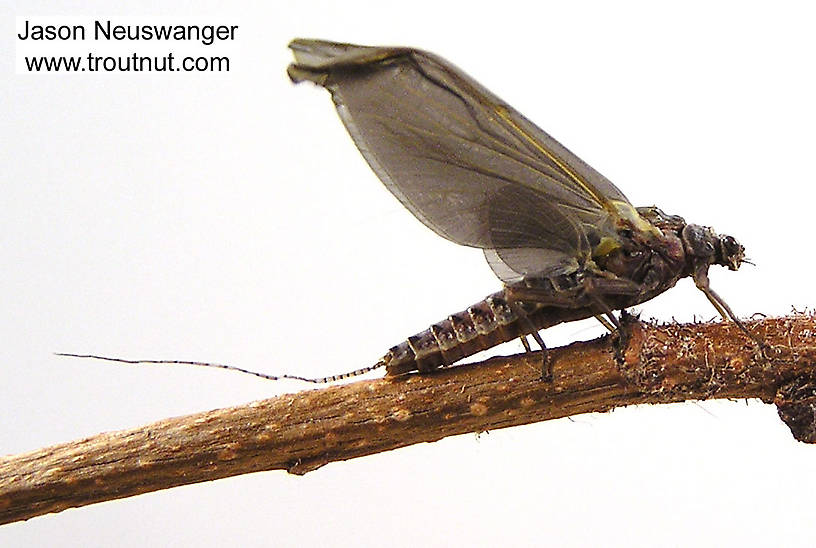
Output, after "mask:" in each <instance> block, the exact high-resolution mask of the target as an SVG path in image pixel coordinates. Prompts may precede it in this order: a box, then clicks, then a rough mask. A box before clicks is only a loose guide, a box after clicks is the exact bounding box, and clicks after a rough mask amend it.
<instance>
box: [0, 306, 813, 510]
mask: <svg viewBox="0 0 816 548" xmlns="http://www.w3.org/2000/svg"><path fill="white" fill-rule="evenodd" d="M748 325H749V327H750V329H751V330H752V331H753V332H754V333H755V334H756V335H758V336H759V337H761V338H762V340H764V341H765V342H766V344H767V345H768V347H767V348H765V349H764V351H761V350H760V349H759V347H758V345H757V344H756V343H754V342H753V341H751V340H750V339H749V338H747V337H746V336H745V334H744V333H742V332H741V331H740V330H739V329H737V328H736V327H735V326H734V325H733V324H726V323H712V324H693V325H663V326H655V325H648V324H641V323H637V322H635V323H633V324H632V325H631V326H630V329H631V336H630V342H629V346H628V347H627V350H626V353H625V357H624V363H623V364H619V363H618V361H616V360H615V358H614V352H613V349H612V344H611V342H610V340H608V338H603V339H598V340H594V341H589V342H582V343H575V344H572V345H569V346H567V347H564V348H558V349H554V350H552V358H553V362H552V363H553V372H554V377H555V380H554V381H553V382H551V383H548V382H542V381H541V380H540V379H539V376H540V359H539V357H538V356H536V355H518V356H510V357H498V358H493V359H490V360H487V361H485V362H482V363H479V364H474V365H468V366H457V367H452V368H449V369H446V370H442V371H439V372H437V373H435V374H431V375H424V376H420V375H406V376H403V377H399V378H395V379H375V380H370V381H361V382H356V383H353V384H348V385H344V386H332V387H328V388H323V389H320V390H308V391H304V392H299V393H297V394H288V395H284V396H280V397H276V398H272V399H268V400H264V401H259V402H254V403H250V404H246V405H242V406H239V407H233V408H229V409H218V410H214V411H208V412H205V413H199V414H195V415H189V416H186V417H178V418H171V419H166V420H163V421H160V422H156V423H154V424H150V425H147V426H144V427H141V428H136V429H133V430H124V431H120V432H112V433H105V434H99V435H97V436H92V437H90V438H86V439H83V440H78V441H73V442H70V443H65V444H61V445H56V446H53V447H48V448H45V449H40V450H37V451H33V452H30V453H25V454H21V455H15V456H9V457H4V458H2V459H0V523H9V522H13V521H19V520H25V519H29V518H31V517H34V516H39V515H42V514H46V513H49V512H59V511H61V510H65V509H67V508H72V507H78V506H84V505H86V504H92V503H95V502H100V501H105V500H111V499H116V498H123V497H129V496H132V495H136V494H140V493H146V492H149V491H156V490H159V489H166V488H169V487H175V486H178V485H185V484H190V483H197V482H202V481H208V480H213V479H218V478H224V477H228V476H235V475H238V474H245V473H250V472H257V471H261V470H274V469H284V470H287V471H289V472H290V473H293V474H305V473H306V472H309V471H311V470H314V469H316V468H319V467H320V466H323V465H324V464H327V463H329V462H334V461H341V460H346V459H351V458H355V457H360V456H364V455H370V454H373V453H379V452H382V451H388V450H390V449H396V448H398V447H404V446H407V445H412V444H415V443H419V442H431V441H436V440H439V439H442V438H444V437H446V436H451V435H456V434H462V433H467V432H481V431H486V430H491V429H496V428H504V427H508V426H515V425H520V424H527V423H531V422H537V421H543V420H548V419H555V418H559V417H565V416H568V415H577V414H580V413H588V412H603V411H607V410H609V409H612V408H614V407H618V406H623V405H631V404H640V403H667V402H677V401H683V400H689V399H698V400H699V399H708V398H759V399H761V400H762V401H764V402H766V403H772V402H773V403H776V404H777V405H778V407H779V413H780V416H781V417H782V419H783V420H785V422H786V423H787V424H788V425H789V426H790V427H791V430H792V432H793V433H794V435H795V436H796V437H797V439H800V440H802V441H808V442H813V441H816V319H815V317H814V316H813V315H806V314H794V315H792V316H788V317H784V318H776V319H762V320H758V321H752V322H749V323H748Z"/></svg>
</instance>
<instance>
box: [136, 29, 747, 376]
mask: <svg viewBox="0 0 816 548" xmlns="http://www.w3.org/2000/svg"><path fill="white" fill-rule="evenodd" d="M289 47H290V48H291V49H292V51H293V53H294V56H295V62H294V63H293V64H291V65H290V66H289V68H288V74H289V77H290V78H291V80H292V81H293V82H295V83H299V82H303V81H310V82H313V83H314V84H317V85H318V86H321V87H324V88H326V89H327V90H328V91H329V92H330V93H331V96H332V99H333V100H334V104H335V106H336V107H337V111H338V113H339V115H340V118H341V120H342V121H343V123H344V124H345V126H346V129H347V130H348V131H349V133H350V134H351V137H352V139H353V140H354V142H355V144H356V145H357V147H358V148H359V149H360V152H361V153H362V155H363V157H364V158H365V159H366V161H367V162H368V163H369V165H370V166H371V168H372V169H373V170H374V172H375V173H376V174H377V176H378V177H379V178H380V180H381V181H382V182H383V183H384V184H385V186H386V187H387V188H388V190H390V191H391V192H392V193H393V194H394V196H396V198H397V199H398V200H399V201H400V202H401V203H402V205H403V206H405V207H406V208H407V209H408V210H409V211H410V212H411V213H413V214H414V216H416V218H417V219H419V220H420V221H421V222H422V223H423V224H425V225H426V226H427V227H428V228H430V229H431V230H433V231H434V232H436V233H437V234H439V235H440V236H442V237H443V238H446V239H448V240H450V241H453V242H455V243H457V244H460V245H464V246H469V247H475V248H480V249H482V250H483V252H484V255H485V258H486V259H487V262H488V264H489V265H490V267H491V268H492V269H493V272H494V273H495V274H496V275H497V276H498V278H499V279H500V280H501V281H502V282H503V289H502V290H501V291H499V292H497V293H494V294H492V295H490V296H488V297H487V298H485V299H484V300H482V301H480V302H478V303H476V304H474V305H473V306H471V307H469V308H467V309H466V310H464V311H462V312H457V313H455V314H451V315H450V316H448V317H447V318H446V319H444V320H442V321H441V322H438V323H436V324H434V325H432V326H431V327H430V328H428V329H426V330H425V331H422V332H421V333H418V334H416V335H414V336H412V337H408V339H407V340H405V341H404V342H402V343H400V344H398V345H396V346H394V347H393V348H391V349H390V350H389V351H388V353H387V354H386V355H385V356H384V357H383V358H382V359H381V360H380V361H379V362H377V363H376V364H374V365H372V366H370V367H365V368H362V369H358V370H356V371H352V372H349V373H344V374H341V375H334V376H330V377H324V378H319V379H304V378H302V377H297V376H293V375H284V376H280V377H274V376H271V375H264V374H259V375H260V376H263V377H266V378H273V379H277V378H297V379H300V380H307V381H311V382H331V381H334V380H339V379H343V378H347V377H351V376H355V375H359V374H362V373H366V372H368V371H372V370H374V369H377V368H379V367H385V368H386V375H389V376H393V375H400V374H403V373H408V372H411V371H419V372H428V371H432V370H434V369H437V368H439V367H443V366H448V365H451V364H453V363H455V362H457V361H459V360H461V359H463V358H466V357H468V356H471V355H473V354H475V353H476V352H479V351H481V350H484V349H487V348H491V347H493V346H495V345H497V344H499V343H502V342H506V341H510V340H512V339H515V338H521V340H522V342H523V343H524V346H525V348H526V349H527V351H530V350H531V346H530V344H529V343H528V341H527V337H528V336H530V337H532V338H533V340H534V341H535V342H536V343H537V344H538V345H539V346H540V347H541V349H542V350H543V351H544V352H543V355H544V356H545V359H544V367H543V370H542V376H543V377H545V378H548V377H549V376H550V366H549V361H548V360H547V359H546V348H545V345H544V342H543V340H542V339H541V337H540V335H539V331H540V330H542V329H544V328H547V327H551V326H553V325H556V324H559V323H562V322H568V321H573V320H579V319H584V318H591V317H593V316H594V317H596V318H598V319H599V320H600V321H601V322H602V323H604V324H605V325H607V327H610V328H614V327H617V328H618V331H619V332H621V330H620V323H619V321H618V320H617V318H616V317H615V315H614V314H613V311H614V310H623V309H625V308H628V307H630V306H633V305H636V304H639V303H642V302H644V301H647V300H649V299H651V298H653V297H655V296H656V295H659V294H660V293H663V292H664V291H666V290H667V289H669V288H670V287H672V286H674V285H675V283H677V281H678V280H679V279H681V278H684V277H686V276H691V277H692V278H693V280H694V283H695V284H696V286H697V287H698V288H699V289H700V290H701V291H702V292H703V293H704V294H705V296H706V297H707V298H708V300H709V301H711V303H712V304H713V305H714V307H715V308H716V309H717V311H718V312H719V313H720V314H721V315H722V316H723V317H724V318H726V319H727V318H731V319H732V320H733V321H734V322H735V323H736V324H737V325H739V326H740V327H741V328H742V329H743V330H744V331H746V333H748V331H747V329H746V328H745V326H744V325H743V324H742V322H740V320H739V319H738V318H737V317H736V316H735V315H734V313H733V312H732V311H731V309H730V308H729V307H728V305H727V304H726V303H725V301H724V300H723V299H722V298H721V297H720V296H719V295H717V293H715V292H714V290H713V289H711V287H710V286H709V280H708V268H709V266H711V265H713V264H716V265H721V266H725V267H728V268H729V269H730V270H737V269H738V268H739V267H740V265H741V264H742V262H743V261H744V248H743V246H742V245H740V244H739V243H738V242H737V241H736V240H735V239H734V238H732V237H731V236H725V235H719V234H717V233H715V232H714V231H713V230H712V229H710V228H708V227H705V226H701V225H696V224H687V223H686V222H685V220H684V219H683V218H682V217H678V216H675V215H667V214H665V213H663V212H662V211H661V210H660V209H658V208H656V207H637V208H636V207H634V206H632V204H631V203H630V202H629V200H628V199H627V198H626V196H624V194H623V193H622V192H621V191H620V190H619V189H618V188H617V187H616V186H615V185H614V184H612V183H611V182H610V181H609V180H608V179H606V178H605V177H604V176H603V175H601V174H600V173H598V172H597V171H595V170H594V169H593V168H591V167H590V166H589V165H587V164H586V163H584V162H583V161H582V160H580V159H579V158H578V157H577V156H575V155H574V154H573V153H572V152H570V151H569V150H567V149H566V148H565V147H564V146H563V145H561V144H560V143H558V142H557V141H556V140H555V139H553V138H552V137H550V135H548V134H547V133H545V132H544V131H542V130H541V129H539V128H538V127H537V126H536V125H534V124H533V123H532V122H530V121H529V120H527V119H526V118H525V117H524V116H522V115H521V114H520V113H518V112H517V111H516V110H515V109H513V108H512V107H511V106H510V105H508V104H507V103H505V102H504V101H502V100H501V99H499V98H498V97H497V96H495V95H494V94H493V93H491V92H490V91H488V90H487V89H485V88H484V87H482V86H481V85H480V84H479V83H478V82H476V81H475V80H473V79H472V78H470V77H469V76H468V75H466V74H465V73H464V72H462V71H461V70H459V69H458V68H456V67H455V66H453V65H452V64H451V63H449V62H447V61H445V60H444V59H442V58H441V57H438V56H436V55H434V54H431V53H428V52H425V51H421V50H417V49H411V48H403V47H368V46H357V45H352V44H341V43H335V42H327V41H322V40H305V39H297V40H294V41H293V42H292V43H291V44H289ZM749 335H750V334H749ZM120 361H125V360H120ZM160 361H161V360H160ZM163 363H166V362H163ZM171 363H179V362H171ZM186 363H190V362H186ZM199 365H215V366H219V367H225V368H228V369H239V368H235V367H232V366H221V365H218V364H199ZM242 371H245V370H242ZM256 374H257V373H256Z"/></svg>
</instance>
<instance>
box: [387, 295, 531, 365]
mask: <svg viewBox="0 0 816 548" xmlns="http://www.w3.org/2000/svg"><path fill="white" fill-rule="evenodd" d="M523 324H524V322H523V321H521V318H520V317H519V314H517V313H516V311H515V310H514V309H513V307H511V306H510V304H509V303H508V302H507V300H506V299H505V297H504V292H498V293H493V294H492V295H490V296H488V297H487V298H485V299H484V300H482V301H480V302H478V303H476V304H474V305H473V306H471V307H469V308H468V309H467V310H464V311H462V312H458V313H456V314H451V315H450V316H448V317H447V319H445V320H442V321H441V322H439V323H436V324H434V325H432V326H431V327H430V328H428V329H426V330H425V331H423V332H421V333H417V334H416V335H414V336H412V337H408V339H407V340H406V341H403V342H402V343H400V344H398V345H397V346H395V347H393V348H391V350H389V351H388V354H386V355H385V357H384V358H383V359H382V362H383V363H385V366H386V375H400V374H403V373H407V372H409V371H415V370H418V371H420V372H427V371H432V370H434V369H436V368H438V367H440V366H446V365H450V364H452V363H454V362H456V361H458V360H461V359H462V358H466V357H468V356H471V355H473V354H475V353H477V352H479V351H481V350H486V349H488V348H491V347H493V346H496V345H497V344H501V343H503V342H507V341H510V340H512V339H515V338H516V337H520V336H521V335H522V334H524V333H526V332H529V328H528V329H525V327H524V325H523Z"/></svg>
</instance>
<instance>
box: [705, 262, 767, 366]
mask: <svg viewBox="0 0 816 548" xmlns="http://www.w3.org/2000/svg"><path fill="white" fill-rule="evenodd" d="M693 278H694V285H696V286H697V289H699V290H700V291H702V292H703V294H704V295H705V296H706V298H707V299H708V301H709V302H710V303H711V304H712V305H713V306H714V308H715V309H717V312H718V313H719V314H720V316H722V318H723V319H724V320H731V321H732V322H734V323H735V324H736V325H737V327H739V328H740V329H741V330H742V331H743V332H744V333H745V334H746V335H748V337H749V338H750V339H751V340H752V341H754V342H755V343H756V344H757V345H758V346H759V348H760V350H762V351H764V350H765V349H766V348H768V345H767V343H766V342H765V341H763V340H762V339H761V338H759V337H758V336H756V335H754V334H753V333H751V331H749V330H748V326H746V325H745V324H744V323H743V322H742V320H740V319H739V318H738V317H737V316H736V314H734V312H733V310H731V307H730V306H728V303H726V302H725V301H724V300H723V298H722V297H720V296H719V295H718V294H717V292H716V291H714V290H713V289H711V286H710V285H709V282H708V272H707V271H703V270H698V271H697V272H695V273H694V276H693Z"/></svg>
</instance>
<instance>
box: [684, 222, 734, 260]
mask: <svg viewBox="0 0 816 548" xmlns="http://www.w3.org/2000/svg"><path fill="white" fill-rule="evenodd" d="M682 240H683V247H684V248H685V251H686V254H688V255H690V256H691V257H693V258H694V259H696V262H698V263H705V264H716V265H720V266H725V267H728V269H729V270H738V269H739V267H740V265H742V263H743V261H744V260H745V248H744V247H743V246H742V244H740V243H739V242H738V241H737V240H736V238H734V237H733V236H728V235H725V234H717V233H716V232H714V231H713V230H711V229H710V228H709V227H707V226H700V225H694V224H689V225H686V226H685V227H684V228H683V233H682Z"/></svg>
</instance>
